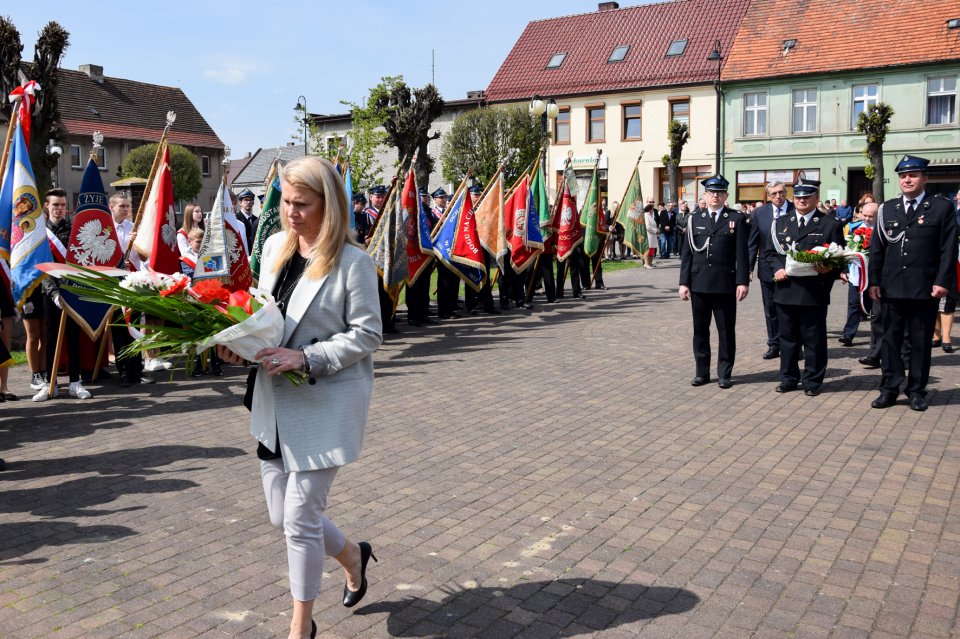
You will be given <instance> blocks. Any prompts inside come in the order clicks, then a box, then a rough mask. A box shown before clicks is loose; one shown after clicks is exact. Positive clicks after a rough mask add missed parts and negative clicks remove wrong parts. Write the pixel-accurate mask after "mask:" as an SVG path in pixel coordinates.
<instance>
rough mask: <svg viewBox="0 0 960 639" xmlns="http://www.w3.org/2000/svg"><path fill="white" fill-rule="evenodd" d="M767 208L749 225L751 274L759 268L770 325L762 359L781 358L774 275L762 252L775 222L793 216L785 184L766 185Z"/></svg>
mask: <svg viewBox="0 0 960 639" xmlns="http://www.w3.org/2000/svg"><path fill="white" fill-rule="evenodd" d="M767 199H768V200H770V201H769V202H768V203H767V204H764V205H763V206H760V207H758V208H756V209H755V210H754V211H753V224H751V225H750V242H749V244H750V251H749V254H750V271H751V272H752V271H753V267H754V265H756V267H757V279H759V280H760V293H761V295H762V296H763V317H764V319H765V320H766V323H767V352H766V353H764V354H763V359H777V358H778V357H780V323H779V322H778V321H777V309H776V307H775V306H774V304H773V291H774V288H775V286H774V283H773V271H771V270H770V267H769V266H768V265H767V262H766V260H764V259H762V256H763V251H764V249H765V248H766V247H767V245H768V244H770V227H771V225H772V224H773V221H774V220H778V219H780V218H781V217H783V216H784V215H792V214H793V212H794V206H793V202H787V187H786V186H785V185H784V184H783V182H771V183H770V184H768V185H767Z"/></svg>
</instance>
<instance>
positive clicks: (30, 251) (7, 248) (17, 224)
mask: <svg viewBox="0 0 960 639" xmlns="http://www.w3.org/2000/svg"><path fill="white" fill-rule="evenodd" d="M0 258H2V260H3V261H4V262H6V263H7V264H9V268H10V280H11V281H10V285H11V286H10V288H11V290H12V293H13V302H14V304H16V306H17V308H20V309H23V305H24V303H25V302H26V301H27V298H28V297H30V294H31V293H32V292H33V290H34V289H35V288H36V287H37V286H39V285H40V282H41V281H42V280H43V278H44V277H45V276H44V275H43V273H41V272H40V270H38V269H37V264H40V263H42V262H50V261H51V260H53V255H52V253H51V251H50V243H49V242H48V241H47V226H46V223H45V221H44V215H43V209H42V208H41V206H40V196H39V195H38V194H37V183H36V181H35V180H34V178H33V169H32V168H31V167H30V154H29V152H28V151H27V145H26V143H25V142H24V139H23V132H22V130H21V128H20V124H19V123H17V126H16V127H15V128H14V131H13V140H12V142H11V145H10V156H9V158H8V160H7V170H6V174H5V175H4V176H3V185H2V187H0Z"/></svg>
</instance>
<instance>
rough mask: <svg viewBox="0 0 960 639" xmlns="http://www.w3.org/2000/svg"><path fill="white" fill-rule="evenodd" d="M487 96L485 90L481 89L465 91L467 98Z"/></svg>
mask: <svg viewBox="0 0 960 639" xmlns="http://www.w3.org/2000/svg"><path fill="white" fill-rule="evenodd" d="M485 97H487V92H486V91H485V90H483V89H480V90H478V91H467V99H468V100H482V99H484V98H485Z"/></svg>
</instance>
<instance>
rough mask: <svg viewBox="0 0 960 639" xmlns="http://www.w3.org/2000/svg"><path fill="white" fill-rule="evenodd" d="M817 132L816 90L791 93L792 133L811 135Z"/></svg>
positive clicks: (800, 90) (796, 90) (801, 90)
mask: <svg viewBox="0 0 960 639" xmlns="http://www.w3.org/2000/svg"><path fill="white" fill-rule="evenodd" d="M816 130H817V90H816V89H795V90H794V91H793V132H794V133H813V132H814V131H816Z"/></svg>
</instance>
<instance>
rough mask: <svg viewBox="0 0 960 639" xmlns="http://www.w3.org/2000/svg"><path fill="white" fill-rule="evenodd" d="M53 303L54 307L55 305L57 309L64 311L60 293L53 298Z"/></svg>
mask: <svg viewBox="0 0 960 639" xmlns="http://www.w3.org/2000/svg"><path fill="white" fill-rule="evenodd" d="M53 303H54V305H55V306H56V307H57V308H59V309H60V310H61V311H62V310H63V306H61V305H60V294H59V293H57V294H56V295H54V296H53Z"/></svg>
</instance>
